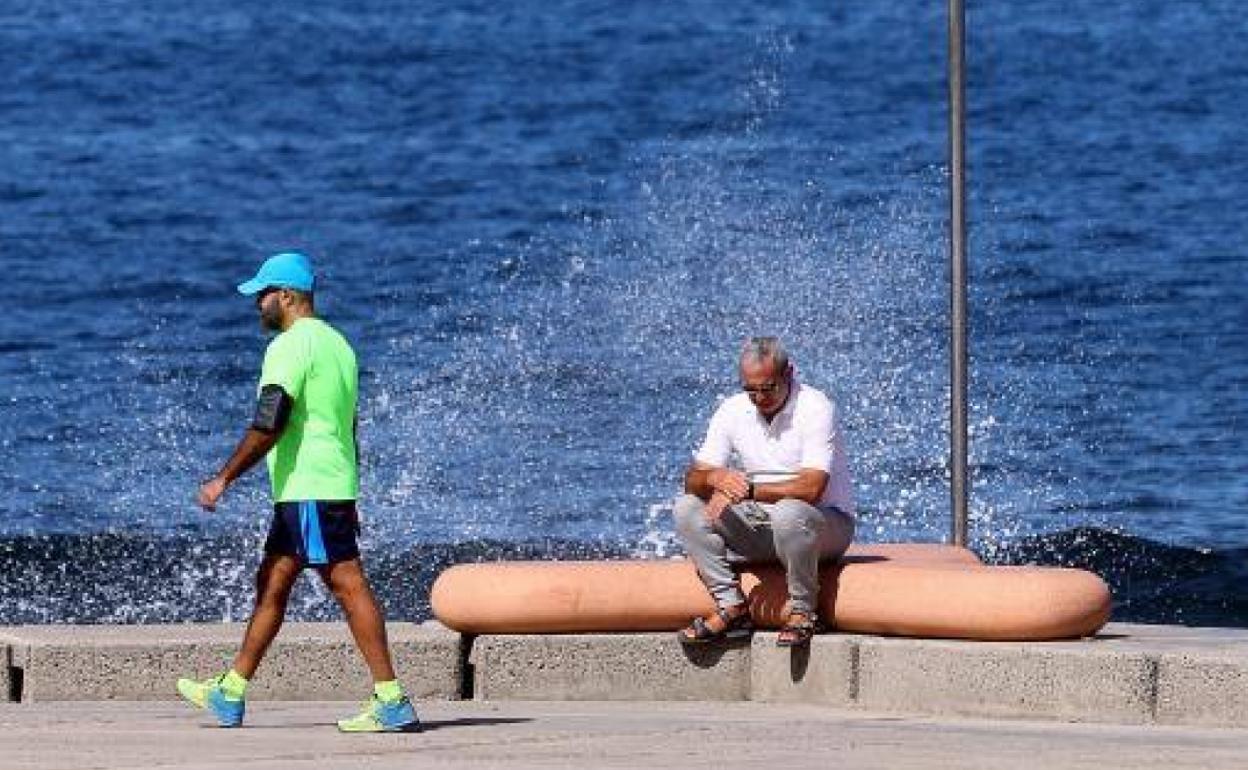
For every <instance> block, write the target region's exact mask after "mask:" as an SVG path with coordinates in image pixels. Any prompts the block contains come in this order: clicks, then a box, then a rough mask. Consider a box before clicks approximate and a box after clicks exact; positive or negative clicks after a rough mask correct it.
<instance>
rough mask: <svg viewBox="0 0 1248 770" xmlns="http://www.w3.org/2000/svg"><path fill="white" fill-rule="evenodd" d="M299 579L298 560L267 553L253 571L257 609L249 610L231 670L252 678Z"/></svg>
mask: <svg viewBox="0 0 1248 770" xmlns="http://www.w3.org/2000/svg"><path fill="white" fill-rule="evenodd" d="M298 578H299V561H298V560H297V559H296V558H295V557H293V556H286V555H284V554H268V555H266V556H265V557H264V561H262V562H260V569H259V570H257V571H256V607H255V609H254V610H252V613H251V620H250V621H249V622H248V623H247V632H246V633H245V634H244V635H243V644H242V646H241V647H239V649H238V654H237V655H235V656H234V670H235V671H236V672H238V674H239V676H241V677H243V678H244V679H251V678H252V677H253V676H254V675H255V673H256V669H257V668H258V667H259V666H260V661H261V660H262V659H263V658H264V654H265V652H267V651H268V649H269V645H270V644H272V643H273V638H274V637H276V636H277V632H278V631H280V630H281V628H282V621H283V620H285V619H286V603H287V602H288V601H289V600H290V589H291V588H293V587H294V585H295V580H297V579H298Z"/></svg>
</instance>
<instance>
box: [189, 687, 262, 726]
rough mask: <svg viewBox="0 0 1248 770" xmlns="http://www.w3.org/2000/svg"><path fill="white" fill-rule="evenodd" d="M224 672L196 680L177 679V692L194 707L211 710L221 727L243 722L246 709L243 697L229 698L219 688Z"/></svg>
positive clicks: (237, 724)
mask: <svg viewBox="0 0 1248 770" xmlns="http://www.w3.org/2000/svg"><path fill="white" fill-rule="evenodd" d="M224 678H225V674H221V675H219V676H214V677H212V678H211V679H205V680H204V681H202V682H196V681H195V680H193V679H179V680H178V694H180V695H181V696H182V697H183V698H185V699H186V700H187V702H188V703H190V704H191V705H193V706H195V707H196V708H201V709H204V710H205V711H211V712H212V714H213V716H215V717H216V718H217V724H219V725H221V726H222V727H238V726H239V725H241V724H242V723H243V712H245V711H246V710H247V701H246V700H244V699H243V698H231V697H230V696H228V695H226V694H225V690H223V689H222V688H221V680H222V679H224Z"/></svg>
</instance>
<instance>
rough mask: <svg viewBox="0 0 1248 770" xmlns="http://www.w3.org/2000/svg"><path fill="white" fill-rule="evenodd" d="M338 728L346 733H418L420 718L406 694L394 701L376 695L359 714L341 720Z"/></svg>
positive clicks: (365, 704)
mask: <svg viewBox="0 0 1248 770" xmlns="http://www.w3.org/2000/svg"><path fill="white" fill-rule="evenodd" d="M338 729H339V730H341V731H342V732H344V733H418V732H420V719H419V718H417V716H416V709H414V708H412V702H411V701H410V700H408V698H407V696H406V695H404V696H403V697H402V698H399V699H398V700H397V701H394V702H393V703H387V702H384V701H382V700H381V699H380V698H378V697H377V696H376V695H374V696H373V697H372V698H370V699H369V700H368V701H366V702H365V703H364V710H363V711H361V712H360V713H359V714H358V715H356V716H353V717H351V718H350V719H341V720H339V721H338Z"/></svg>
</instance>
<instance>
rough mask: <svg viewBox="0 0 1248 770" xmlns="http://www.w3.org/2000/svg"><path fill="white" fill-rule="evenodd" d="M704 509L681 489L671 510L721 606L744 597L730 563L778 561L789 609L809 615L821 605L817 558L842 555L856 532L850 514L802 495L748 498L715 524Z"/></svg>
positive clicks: (686, 545) (707, 585)
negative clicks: (772, 499)
mask: <svg viewBox="0 0 1248 770" xmlns="http://www.w3.org/2000/svg"><path fill="white" fill-rule="evenodd" d="M705 509H706V503H705V502H703V501H702V500H701V499H700V498H698V497H697V496H695V495H681V496H680V498H679V499H677V500H676V507H675V510H674V514H675V517H676V533H677V534H678V535H679V536H680V539H681V541H682V542H683V543H684V544H685V550H686V551H687V552H688V553H689V558H690V559H692V560H693V563H694V564H695V565H696V566H697V568H698V575H699V576H700V577H701V578H702V582H703V583H705V584H706V588H707V590H709V591H710V592H711V596H712V597H713V598H714V599H715V604H716V605H718V606H720V607H732V606H734V605H737V604H740V603H741V602H743V601H745V595H744V594H743V593H742V592H741V583H740V581H739V579H738V578H737V574H736V573H735V572H734V571H733V569H732V565H734V564H738V565H739V564H746V563H758V562H779V563H780V564H782V565H783V566H784V569H785V573H786V574H787V575H788V585H789V610H790V612H802V613H807V614H812V615H813V614H814V613H815V611H816V609H817V608H818V606H819V562H821V561H832V560H835V559H838V558H840V557H841V555H842V554H844V553H845V550H846V549H847V548H849V543H850V541H851V540H853V538H854V520H853V518H852V517H850V516H848V515H847V514H844V513H841V512H839V511H827V512H825V511H821V510H819V509H818V508H816V507H814V506H813V505H810V504H808V503H805V502H802V501H801V500H794V499H784V500H781V501H779V502H776V503H758V502H754V501H753V500H746V501H743V502H740V503H737V504H736V505H733V506H730V507H729V508H728V509H727V510H725V511H724V513H723V515H722V516H720V518H719V520H718V521H716V522H715V523H714V524H712V523H711V522H710V521H708V520H707V518H706V514H705V513H704V511H705Z"/></svg>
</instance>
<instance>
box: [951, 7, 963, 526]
mask: <svg viewBox="0 0 1248 770" xmlns="http://www.w3.org/2000/svg"><path fill="white" fill-rule="evenodd" d="M965 50H966V10H965V6H964V4H963V0H949V166H950V171H951V174H950V178H949V200H950V211H949V215H950V217H949V247H950V248H949V261H950V275H949V305H950V342H949V368H950V393H949V404H950V409H949V454H950V471H951V477H950V495H951V497H952V504H953V542H954V543H955V544H956V545H962V546H965V545H966V543H967V483H966V481H967V479H966V476H967V473H966V470H967V469H966V466H967V462H966V460H967V431H966V414H967V410H966V391H967V387H966V381H967V344H966V80H965V61H964V58H965Z"/></svg>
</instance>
